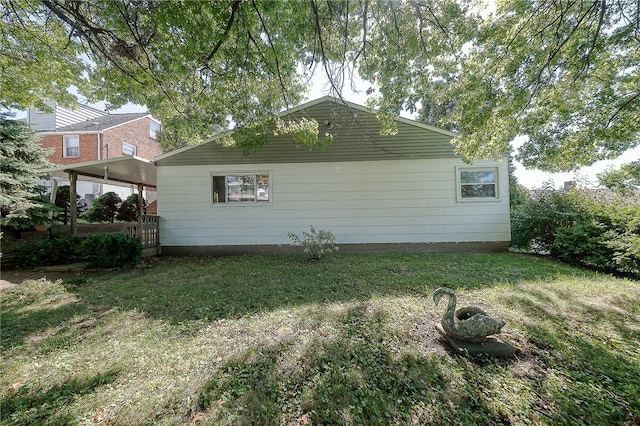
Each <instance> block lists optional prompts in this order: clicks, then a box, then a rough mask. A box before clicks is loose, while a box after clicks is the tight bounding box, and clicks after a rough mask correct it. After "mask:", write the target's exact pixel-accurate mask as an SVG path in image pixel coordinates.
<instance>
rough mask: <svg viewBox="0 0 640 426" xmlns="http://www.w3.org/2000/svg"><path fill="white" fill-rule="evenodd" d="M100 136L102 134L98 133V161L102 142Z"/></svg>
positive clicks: (100, 155)
mask: <svg viewBox="0 0 640 426" xmlns="http://www.w3.org/2000/svg"><path fill="white" fill-rule="evenodd" d="M100 136H102V132H98V160H102V141H101V138H100Z"/></svg>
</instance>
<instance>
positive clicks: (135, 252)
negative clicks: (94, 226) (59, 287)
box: [15, 234, 142, 268]
mask: <svg viewBox="0 0 640 426" xmlns="http://www.w3.org/2000/svg"><path fill="white" fill-rule="evenodd" d="M141 257H142V243H141V242H140V240H139V239H137V238H128V237H127V236H126V235H123V234H95V235H91V236H89V237H87V238H85V239H84V240H83V239H81V238H80V237H77V236H71V235H67V236H64V237H58V238H52V239H49V240H43V241H38V242H35V243H32V244H28V245H23V246H21V247H20V248H19V249H18V251H17V255H16V259H15V263H16V264H17V265H18V266H21V267H34V266H50V265H62V264H68V263H73V262H77V261H86V262H88V264H89V266H91V267H96V268H114V267H119V266H123V265H126V264H130V263H136V262H137V261H139V260H140V258H141Z"/></svg>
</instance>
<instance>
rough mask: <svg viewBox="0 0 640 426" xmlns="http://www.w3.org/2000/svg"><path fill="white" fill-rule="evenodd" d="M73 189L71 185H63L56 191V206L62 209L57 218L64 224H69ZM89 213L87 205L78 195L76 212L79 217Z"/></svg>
mask: <svg viewBox="0 0 640 426" xmlns="http://www.w3.org/2000/svg"><path fill="white" fill-rule="evenodd" d="M70 194H71V188H70V187H69V185H62V186H60V187H58V189H57V191H56V206H58V207H59V208H60V213H59V214H58V216H57V218H58V221H60V222H62V223H63V224H65V225H66V224H67V223H68V222H69V213H70V211H71V201H70V198H71V195H70ZM86 211H87V203H86V202H85V201H84V199H83V198H82V197H80V196H79V195H78V194H76V212H77V213H78V216H80V215H81V214H82V213H84V212H86Z"/></svg>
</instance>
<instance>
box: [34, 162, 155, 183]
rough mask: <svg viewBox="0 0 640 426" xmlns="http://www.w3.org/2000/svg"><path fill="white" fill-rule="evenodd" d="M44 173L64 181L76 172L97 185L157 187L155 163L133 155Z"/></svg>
mask: <svg viewBox="0 0 640 426" xmlns="http://www.w3.org/2000/svg"><path fill="white" fill-rule="evenodd" d="M42 172H44V173H46V174H48V175H49V176H51V177H54V178H55V177H57V178H62V179H68V178H69V173H71V172H76V173H77V175H78V177H79V179H80V180H83V181H88V182H96V183H106V182H120V183H123V184H128V185H144V186H146V187H147V188H156V185H157V176H156V165H155V164H154V163H153V161H149V160H145V159H144V158H140V157H135V156H133V155H130V156H126V157H116V158H108V159H106V160H97V161H87V162H84V163H76V164H68V165H64V166H57V167H52V168H48V169H43V170H42ZM105 176H106V178H107V179H106V180H105Z"/></svg>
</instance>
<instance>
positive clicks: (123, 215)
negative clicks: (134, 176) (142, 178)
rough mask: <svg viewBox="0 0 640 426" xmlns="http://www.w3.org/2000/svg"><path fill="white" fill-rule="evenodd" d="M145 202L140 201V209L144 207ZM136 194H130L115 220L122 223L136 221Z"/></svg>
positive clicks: (137, 214)
mask: <svg viewBox="0 0 640 426" xmlns="http://www.w3.org/2000/svg"><path fill="white" fill-rule="evenodd" d="M146 204H147V203H146V202H145V201H144V199H143V200H142V207H143V208H144V207H146ZM138 216H139V213H138V194H131V195H129V196H128V197H127V199H126V200H124V201H123V202H122V204H121V205H120V208H119V209H118V214H117V215H116V219H118V220H122V221H124V222H135V221H136V220H138Z"/></svg>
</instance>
